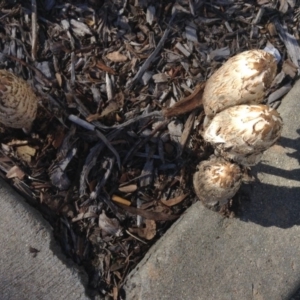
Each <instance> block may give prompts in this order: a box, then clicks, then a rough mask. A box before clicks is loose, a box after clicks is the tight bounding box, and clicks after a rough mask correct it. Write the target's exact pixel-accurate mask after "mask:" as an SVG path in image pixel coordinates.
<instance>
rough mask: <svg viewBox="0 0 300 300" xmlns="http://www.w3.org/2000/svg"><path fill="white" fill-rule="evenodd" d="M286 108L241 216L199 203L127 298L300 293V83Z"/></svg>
mask: <svg viewBox="0 0 300 300" xmlns="http://www.w3.org/2000/svg"><path fill="white" fill-rule="evenodd" d="M279 112H280V113H281V115H282V118H283V120H284V129H283V133H282V137H281V139H280V141H279V142H278V143H277V144H276V145H275V146H273V147H272V148H271V149H269V150H268V151H267V152H266V153H265V154H264V156H263V161H262V163H260V164H259V165H258V166H256V167H255V168H253V172H254V173H255V174H256V175H257V177H258V181H257V182H255V184H253V185H250V186H246V187H244V193H246V194H247V195H248V196H247V197H245V199H244V200H243V201H241V204H240V210H241V211H240V213H239V215H238V217H237V218H234V219H225V218H223V217H221V216H220V215H218V214H217V213H214V212H212V211H210V210H208V209H206V208H204V207H203V206H202V205H201V203H199V202H198V203H196V204H195V205H193V206H192V207H191V208H190V209H189V210H188V211H187V212H186V213H185V214H184V215H183V216H182V217H181V218H180V219H179V220H178V221H177V222H176V223H175V224H174V225H173V226H172V227H171V228H170V230H169V231H168V232H167V233H166V234H165V236H164V237H163V238H161V239H160V240H159V241H158V242H157V243H156V244H155V245H154V246H153V247H152V249H151V250H150V251H149V252H148V253H147V255H146V257H145V258H144V259H143V260H142V262H141V263H140V264H139V265H138V266H137V268H136V269H134V270H133V271H132V272H131V274H130V275H129V277H128V280H127V282H126V285H125V291H126V294H127V299H130V300H134V299H152V300H155V299H203V300H207V299H214V300H219V299H220V300H227V299H228V300H229V299H230V300H235V299H236V300H248V299H249V300H250V299H251V300H270V299H272V300H279V299H291V297H292V298H293V299H300V293H299V291H298V290H299V288H300V260H299V257H300V227H299V225H300V167H299V159H300V152H299V151H300V136H299V134H300V81H298V82H297V83H296V84H295V86H294V88H293V89H292V90H291V91H290V93H289V94H288V95H287V96H286V97H285V98H284V99H283V102H282V105H281V106H280V108H279ZM246 199H248V200H246ZM297 291H298V292H297ZM296 294H297V295H296Z"/></svg>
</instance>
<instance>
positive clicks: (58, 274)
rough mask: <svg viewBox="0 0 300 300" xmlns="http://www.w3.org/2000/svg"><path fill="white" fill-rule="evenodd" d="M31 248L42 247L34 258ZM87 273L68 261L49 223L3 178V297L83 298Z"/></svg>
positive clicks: (0, 256) (26, 299)
mask: <svg viewBox="0 0 300 300" xmlns="http://www.w3.org/2000/svg"><path fill="white" fill-rule="evenodd" d="M30 247H32V248H35V249H37V250H39V252H38V253H37V255H36V256H35V257H34V255H33V253H31V252H30ZM83 282H87V280H86V275H85V274H84V273H83V272H79V271H78V270H77V269H76V268H75V267H74V265H73V264H72V263H71V262H69V261H67V260H66V258H65V257H64V255H63V254H62V253H61V251H60V248H59V246H58V245H57V244H56V242H55V241H54V239H53V236H52V230H51V227H50V226H49V224H48V223H47V222H46V221H45V220H44V219H43V218H42V217H41V215H40V214H39V213H38V212H37V211H36V210H34V209H33V208H31V207H30V206H29V205H28V204H26V203H25V200H24V199H23V198H22V197H21V196H19V195H18V194H17V193H16V192H15V191H14V190H13V189H12V188H10V187H9V186H8V185H7V184H6V183H5V182H4V181H3V180H0V299H1V300H36V299H39V300H60V299H64V300H84V299H89V298H88V297H86V296H85V289H84V286H83Z"/></svg>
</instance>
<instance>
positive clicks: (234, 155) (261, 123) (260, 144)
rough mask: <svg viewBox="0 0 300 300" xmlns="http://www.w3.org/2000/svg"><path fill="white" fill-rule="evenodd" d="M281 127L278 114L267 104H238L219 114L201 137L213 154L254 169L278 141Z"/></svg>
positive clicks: (281, 123)
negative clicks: (212, 150)
mask: <svg viewBox="0 0 300 300" xmlns="http://www.w3.org/2000/svg"><path fill="white" fill-rule="evenodd" d="M282 126H283V122H282V119H281V117H280V115H279V113H278V112H277V111H276V110H275V109H273V108H270V107H269V106H267V105H262V104H260V105H237V106H233V107H229V108H227V109H225V110H223V111H221V112H220V113H218V114H217V115H216V116H215V117H214V118H213V119H212V121H211V122H210V124H209V125H208V126H207V128H206V129H205V131H204V134H203V138H204V139H205V140H206V141H207V142H209V143H211V144H212V146H213V147H214V148H215V154H216V155H220V156H222V157H224V158H226V159H229V160H233V161H235V162H237V163H239V164H242V165H244V166H253V165H255V164H257V163H258V162H259V161H260V158H261V156H262V153H263V152H264V151H265V150H267V149H268V148H269V147H271V146H272V145H273V144H274V143H275V142H276V141H277V140H278V138H279V137H280V134H281V131H282Z"/></svg>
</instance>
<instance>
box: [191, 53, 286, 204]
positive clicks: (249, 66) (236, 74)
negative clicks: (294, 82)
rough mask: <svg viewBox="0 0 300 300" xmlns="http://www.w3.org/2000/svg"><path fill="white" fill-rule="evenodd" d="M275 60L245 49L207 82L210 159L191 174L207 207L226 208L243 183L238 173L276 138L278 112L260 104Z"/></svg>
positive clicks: (205, 134)
mask: <svg viewBox="0 0 300 300" xmlns="http://www.w3.org/2000/svg"><path fill="white" fill-rule="evenodd" d="M276 71H277V62H276V59H275V57H274V56H273V55H272V54H270V53H268V52H266V51H264V50H249V51H245V52H242V53H240V54H238V55H236V56H234V57H232V58H230V59H229V60H228V61H227V62H226V63H225V64H224V65H223V66H222V67H221V68H220V69H218V70H217V71H216V72H215V73H214V74H213V75H212V76H211V77H210V78H209V80H208V81H207V83H206V86H205V89H204V93H203V107H204V112H205V114H206V117H205V121H204V125H203V126H204V131H203V138H204V140H205V141H206V142H208V143H210V144H211V145H212V146H213V148H214V150H215V156H216V157H214V158H212V159H210V160H207V161H202V162H201V163H200V164H199V165H198V171H197V172H196V173H195V174H194V178H193V184H194V190H195V192H196V195H197V196H198V198H199V199H200V200H201V201H202V202H203V203H204V204H205V205H206V206H208V207H215V206H221V205H223V204H226V203H227V202H228V201H229V200H230V199H231V198H232V197H233V196H234V195H235V194H236V192H237V191H238V189H239V187H240V185H241V183H242V177H243V176H242V175H241V174H242V169H243V167H244V166H245V167H249V166H253V165H255V164H257V163H258V162H259V161H260V158H261V156H262V154H263V152H264V151H265V150H267V149H268V148H269V147H271V146H272V145H273V144H274V143H275V142H276V141H277V140H278V138H279V137H280V134H281V130H282V126H283V123H282V119H281V117H280V115H279V113H278V112H277V111H276V110H275V109H273V108H271V107H269V106H267V105H263V104H261V103H262V101H263V100H264V97H265V95H266V92H267V90H268V88H269V87H270V85H271V83H272V81H273V79H274V78H275V76H276Z"/></svg>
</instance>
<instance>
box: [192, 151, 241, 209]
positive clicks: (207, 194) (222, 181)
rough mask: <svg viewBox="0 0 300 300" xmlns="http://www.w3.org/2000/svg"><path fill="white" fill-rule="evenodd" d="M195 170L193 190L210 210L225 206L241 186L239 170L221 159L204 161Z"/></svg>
mask: <svg viewBox="0 0 300 300" xmlns="http://www.w3.org/2000/svg"><path fill="white" fill-rule="evenodd" d="M197 168H198V171H197V172H196V173H195V174H194V177H193V185H194V190H195V193H196V195H197V197H198V198H199V199H200V200H201V201H202V203H203V204H205V205H206V206H208V207H210V208H213V207H217V206H218V205H219V206H221V205H224V204H227V202H228V201H229V200H230V199H231V198H232V197H233V196H234V195H235V194H236V192H237V191H238V190H239V188H240V186H241V183H242V171H241V168H240V167H239V166H238V165H237V164H235V163H232V162H229V161H226V160H225V159H223V158H221V157H215V156H213V157H211V158H210V159H209V160H204V161H202V162H200V163H199V165H198V167H197Z"/></svg>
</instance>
